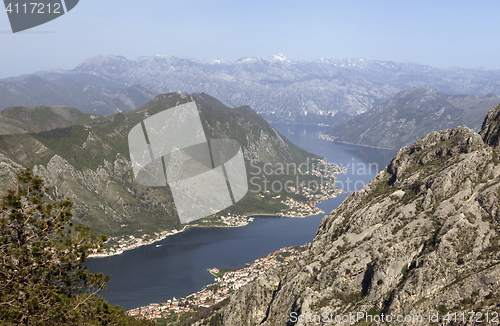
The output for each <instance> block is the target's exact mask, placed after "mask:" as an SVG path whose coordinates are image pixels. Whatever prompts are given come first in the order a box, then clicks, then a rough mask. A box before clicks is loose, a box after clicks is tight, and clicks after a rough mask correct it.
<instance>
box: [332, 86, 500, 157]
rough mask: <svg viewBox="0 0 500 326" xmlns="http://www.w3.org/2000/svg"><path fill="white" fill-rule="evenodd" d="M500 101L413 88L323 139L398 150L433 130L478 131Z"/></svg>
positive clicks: (424, 88)
mask: <svg viewBox="0 0 500 326" xmlns="http://www.w3.org/2000/svg"><path fill="white" fill-rule="evenodd" d="M498 103H500V98H499V97H497V96H495V95H493V94H488V95H486V96H483V97H478V96H472V95H450V94H444V93H442V92H440V91H439V90H437V89H434V88H431V87H429V86H422V87H410V88H407V89H405V90H403V91H401V92H398V93H397V94H396V95H394V96H393V97H391V98H390V99H389V100H387V101H385V102H384V103H382V104H380V105H378V106H377V107H376V108H374V109H373V110H370V111H367V112H364V113H362V114H360V115H358V116H355V117H353V118H351V119H349V120H347V121H344V122H343V123H341V124H338V125H336V126H334V127H333V128H332V129H330V130H328V131H327V132H326V133H325V134H324V135H323V136H322V137H323V138H325V139H329V140H334V141H336V142H340V143H347V144H354V145H361V146H370V147H379V148H388V149H399V148H401V147H403V146H407V145H410V144H412V143H413V142H414V141H416V140H417V139H419V138H421V137H423V136H425V135H426V134H428V133H429V132H431V131H437V130H442V129H449V128H454V127H457V126H467V127H469V128H471V129H472V130H474V131H476V132H478V131H479V130H480V128H481V124H482V122H483V119H482V117H484V115H485V114H486V113H487V112H488V111H489V110H490V109H491V108H492V107H494V106H495V105H497V104H498Z"/></svg>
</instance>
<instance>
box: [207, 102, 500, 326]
mask: <svg viewBox="0 0 500 326" xmlns="http://www.w3.org/2000/svg"><path fill="white" fill-rule="evenodd" d="M499 112H500V106H497V107H495V108H494V109H493V110H492V111H490V113H489V114H488V116H487V118H486V120H485V123H484V124H483V127H482V130H481V132H480V134H477V133H475V132H473V131H472V130H470V129H469V128H467V127H457V128H454V129H451V130H443V131H438V132H432V133H430V134H428V135H427V136H425V137H424V138H422V139H420V140H418V141H417V142H415V143H414V144H413V145H411V146H407V147H404V148H402V149H401V150H400V151H399V152H398V153H397V154H396V156H395V157H394V159H393V160H392V162H391V163H390V165H389V166H388V167H387V168H386V169H385V170H383V171H381V172H380V173H379V174H378V175H377V176H376V177H375V178H374V179H373V180H372V181H371V182H370V183H369V184H368V185H366V187H364V188H363V189H361V190H359V191H356V192H354V193H352V194H351V195H350V196H349V197H348V198H347V199H346V200H345V201H344V202H343V203H342V204H341V205H340V206H339V207H338V208H337V209H336V210H334V211H333V212H332V213H331V214H330V215H329V216H327V217H325V218H324V219H323V221H322V222H321V224H320V226H319V229H318V231H317V234H316V236H315V238H314V241H313V242H312V244H311V246H310V247H309V249H308V250H307V251H306V254H305V256H304V259H302V260H300V261H298V262H296V263H294V264H292V265H289V266H287V267H285V268H283V269H280V270H272V271H269V272H268V273H266V274H265V275H264V276H263V277H261V278H259V279H257V280H255V281H253V282H251V283H249V284H248V285H247V286H244V287H242V288H241V289H240V290H238V291H237V292H236V293H235V294H234V295H232V296H231V297H230V299H229V302H228V304H227V305H226V306H225V307H224V308H222V309H221V310H219V311H218V312H216V313H217V314H219V316H217V317H220V319H221V320H222V324H223V325H265V326H271V325H272V326H275V325H326V324H336V325H351V324H352V323H351V322H350V321H347V322H340V323H332V322H331V320H330V322H327V321H325V320H320V319H319V315H322V314H330V313H331V314H332V316H335V315H340V316H342V315H346V314H349V313H356V312H363V313H367V314H370V315H373V316H374V315H380V314H384V316H387V315H388V314H389V315H391V316H394V318H395V317H396V316H397V315H402V316H405V315H412V316H413V315H415V316H418V315H422V316H424V318H428V317H427V316H428V315H429V314H439V316H440V317H439V318H440V320H439V322H438V323H434V324H435V325H438V324H439V325H469V323H468V318H465V321H463V320H462V319H460V318H459V319H458V320H457V321H455V322H454V323H452V322H451V321H450V320H446V319H443V317H445V316H446V314H447V313H448V312H449V313H457V314H458V315H460V314H461V313H462V312H464V313H465V314H466V315H467V314H468V312H470V311H476V312H482V313H483V314H484V315H483V317H482V320H483V321H486V315H485V314H486V312H489V313H490V318H491V317H492V316H491V313H492V312H497V313H498V310H499V309H498V308H499V307H498V304H499V302H500V265H499V263H500V201H499V197H500V178H499V176H500V159H499V156H498V154H499V153H498V152H499V149H498V133H499V128H498V125H499V124H500V116H499ZM291 316H292V318H290V317H291ZM298 316H302V317H301V318H302V319H299V318H298ZM314 316H316V319H315V320H314V319H312V318H314ZM323 316H324V315H323ZM328 316H329V315H328ZM307 317H309V319H307ZM469 317H470V316H469ZM476 317H477V316H476ZM426 320H427V319H424V322H422V323H421V324H432V323H431V322H428V320H427V321H426ZM200 324H201V323H200ZM369 324H370V323H369V322H368V323H367V322H366V320H364V319H363V320H360V321H359V323H358V324H357V325H369ZM391 324H395V325H398V324H399V325H403V324H408V323H404V322H402V323H397V322H394V321H393V323H391Z"/></svg>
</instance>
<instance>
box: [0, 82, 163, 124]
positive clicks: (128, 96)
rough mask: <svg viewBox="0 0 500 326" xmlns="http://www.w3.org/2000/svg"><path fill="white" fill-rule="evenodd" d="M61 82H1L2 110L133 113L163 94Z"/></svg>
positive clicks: (127, 87)
mask: <svg viewBox="0 0 500 326" xmlns="http://www.w3.org/2000/svg"><path fill="white" fill-rule="evenodd" d="M83 77H86V76H83ZM91 77H92V76H91ZM57 80H58V82H57V83H52V82H50V81H48V80H46V79H45V78H41V77H39V76H28V77H25V78H21V79H19V78H15V79H14V80H12V81H8V80H5V81H0V109H5V108H8V107H11V106H32V105H62V106H70V107H74V108H77V109H79V110H80V111H82V112H85V113H94V114H100V115H111V114H114V113H117V112H127V111H130V110H133V109H135V108H137V107H138V106H140V105H142V104H144V103H146V102H147V101H149V100H151V99H152V98H153V97H154V96H155V95H157V94H158V93H159V92H158V91H155V90H152V89H150V88H148V87H145V86H142V85H132V86H130V85H122V84H118V83H110V82H106V83H103V82H102V81H101V79H100V78H89V77H86V78H82V77H80V76H76V77H74V78H67V76H66V75H65V74H62V75H60V77H59V78H58V79H57Z"/></svg>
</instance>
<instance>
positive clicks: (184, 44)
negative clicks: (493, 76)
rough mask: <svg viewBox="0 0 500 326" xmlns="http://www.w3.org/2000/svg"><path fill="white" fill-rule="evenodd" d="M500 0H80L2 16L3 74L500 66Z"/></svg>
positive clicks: (0, 63)
mask: <svg viewBox="0 0 500 326" xmlns="http://www.w3.org/2000/svg"><path fill="white" fill-rule="evenodd" d="M499 14H500V1H498V0H491V1H488V0H485V1H482V0H479V1H461V0H455V1H447V0H444V1H426V0H419V1H401V0H398V1H385V0H379V1H373V0H350V1H334V0H323V1H317V0H309V1H304V0H301V1H295V0H288V1H282V0H265V1H261V0H252V1H242V0H147V1H131V0H81V1H80V2H79V4H78V5H77V6H76V7H75V8H74V9H73V10H71V11H70V12H68V13H67V14H65V15H63V16H61V17H59V18H57V19H55V20H53V21H50V22H48V23H46V24H43V25H40V26H38V27H35V28H33V29H30V30H27V31H24V32H19V33H15V34H13V33H12V31H11V28H10V25H9V20H8V17H7V13H6V12H4V13H0V78H5V77H10V76H17V75H21V74H27V73H33V72H36V71H41V70H48V69H54V68H63V69H72V68H74V67H75V66H76V65H78V64H79V63H80V62H81V61H83V60H84V59H86V58H88V57H90V56H93V55H96V54H113V55H123V56H125V57H126V58H128V59H132V60H133V59H137V58H138V57H141V56H149V55H153V54H156V53H161V54H167V55H174V56H185V57H190V58H199V59H224V60H228V61H236V60H238V59H239V58H241V57H245V56H246V57H252V56H258V57H265V56H272V55H275V54H278V53H282V54H284V55H285V56H287V57H289V58H292V59H297V60H315V59H318V58H328V59H337V58H365V59H370V60H386V61H397V62H415V63H420V64H425V65H430V66H434V67H439V68H450V67H464V68H473V67H485V68H490V69H500V60H499V58H500V42H499V34H498V31H500V19H499V18H498V15H499Z"/></svg>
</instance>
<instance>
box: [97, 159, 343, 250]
mask: <svg viewBox="0 0 500 326" xmlns="http://www.w3.org/2000/svg"><path fill="white" fill-rule="evenodd" d="M307 166H308V168H307V169H304V170H300V169H298V173H299V175H301V176H303V177H304V178H306V177H307V176H312V177H314V178H316V180H314V179H313V180H307V181H302V182H300V183H299V182H297V184H296V185H295V186H291V185H290V186H287V187H286V191H284V192H283V193H281V194H278V195H276V196H273V194H272V193H271V191H270V190H268V189H265V190H262V191H261V192H260V193H259V194H258V196H259V197H261V198H268V199H270V200H276V201H279V202H281V203H282V204H283V205H285V206H286V208H283V209H281V211H279V212H277V213H276V214H275V215H276V216H282V217H298V218H304V217H308V216H313V215H319V214H323V213H324V211H323V210H321V209H320V208H318V207H316V206H315V205H316V204H318V203H320V202H323V201H325V200H328V199H330V198H334V197H337V196H339V195H342V194H344V193H345V191H344V190H342V189H340V188H338V187H336V186H335V182H336V180H337V179H336V175H338V174H341V173H343V172H345V171H346V170H347V168H345V167H341V166H337V165H333V164H331V163H328V162H327V161H326V160H324V159H318V160H317V161H316V164H311V167H309V161H308V164H307ZM317 178H319V182H318V181H317ZM297 180H298V179H297ZM294 196H296V197H298V198H300V199H302V200H300V199H296V198H293V197H294ZM253 219H254V218H253V217H249V216H247V215H244V214H234V213H233V214H231V213H230V212H227V213H225V214H224V215H223V214H220V213H217V214H214V215H212V216H210V217H206V218H204V219H201V220H197V221H194V222H192V223H190V224H188V225H184V227H183V228H182V229H180V230H177V229H172V230H164V231H161V232H154V233H152V234H150V233H144V234H142V235H140V236H134V235H128V236H121V237H109V238H108V241H107V243H106V244H105V246H104V248H102V249H100V250H99V251H97V250H95V251H94V252H93V253H91V254H90V255H89V257H91V258H99V257H108V256H113V255H119V254H122V253H123V252H124V251H126V250H131V249H135V248H137V247H140V246H145V245H150V244H153V243H155V242H158V241H161V240H163V239H165V238H167V237H168V236H171V235H175V234H177V233H180V232H183V231H185V230H187V229H188V228H190V227H241V226H245V225H247V224H248V223H249V222H252V221H253ZM124 226H126V225H124ZM141 231H142V230H138V232H141Z"/></svg>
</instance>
